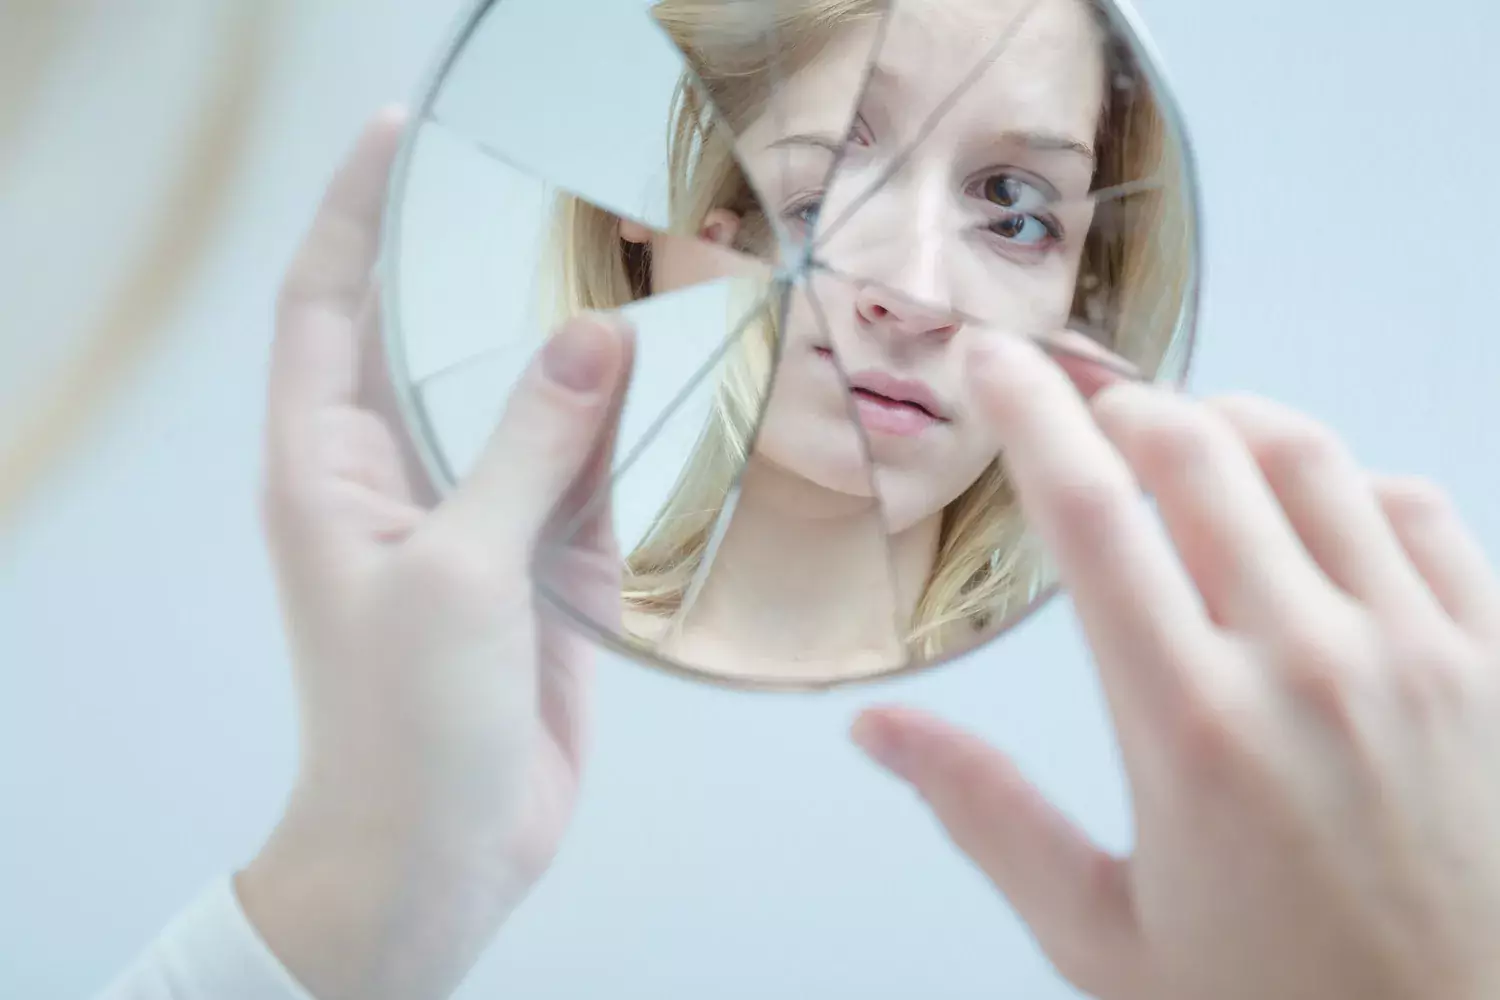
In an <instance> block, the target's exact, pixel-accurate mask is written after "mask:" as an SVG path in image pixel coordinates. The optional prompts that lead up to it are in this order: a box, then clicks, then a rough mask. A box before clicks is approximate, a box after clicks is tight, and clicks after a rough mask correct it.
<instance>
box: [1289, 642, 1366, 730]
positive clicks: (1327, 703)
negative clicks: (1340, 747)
mask: <svg viewBox="0 0 1500 1000" xmlns="http://www.w3.org/2000/svg"><path fill="white" fill-rule="evenodd" d="M1338 618H1339V615H1338V614H1337V613H1327V614H1323V615H1319V616H1317V617H1316V618H1315V619H1311V620H1308V621H1305V622H1301V623H1298V624H1296V625H1293V626H1292V628H1291V629H1290V631H1289V632H1288V634H1287V635H1286V637H1285V638H1284V639H1283V640H1282V642H1281V644H1280V647H1279V649H1278V650H1277V654H1278V658H1279V660H1280V663H1281V668H1282V673H1283V677H1284V679H1285V682H1286V684H1287V686H1288V688H1289V689H1290V692H1291V694H1292V696H1293V697H1294V698H1295V699H1296V700H1297V702H1298V703H1299V704H1302V705H1303V706H1305V707H1307V708H1310V709H1312V710H1313V711H1314V712H1316V713H1317V715H1318V716H1319V717H1321V718H1322V719H1323V720H1324V722H1325V723H1331V724H1333V725H1334V726H1335V727H1337V728H1339V729H1347V728H1349V727H1351V726H1352V725H1353V723H1354V713H1355V711H1356V708H1357V707H1358V702H1359V700H1360V699H1361V697H1362V696H1363V688H1364V687H1365V685H1366V679H1367V678H1368V676H1369V675H1370V673H1371V672H1372V670H1373V669H1374V667H1375V664H1374V662H1373V659H1374V657H1373V656H1372V654H1371V641H1370V637H1369V635H1368V634H1367V633H1368V629H1367V628H1365V627H1364V625H1363V623H1357V622H1341V621H1339V620H1338Z"/></svg>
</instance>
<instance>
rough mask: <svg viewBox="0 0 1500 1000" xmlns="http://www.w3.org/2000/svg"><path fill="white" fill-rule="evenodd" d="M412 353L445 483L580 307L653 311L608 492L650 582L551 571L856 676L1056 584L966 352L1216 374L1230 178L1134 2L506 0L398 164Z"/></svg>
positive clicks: (622, 631) (746, 655)
mask: <svg viewBox="0 0 1500 1000" xmlns="http://www.w3.org/2000/svg"><path fill="white" fill-rule="evenodd" d="M391 197H392V204H391V209H390V211H389V212H388V215H387V219H388V223H387V232H386V241H387V246H386V260H385V282H386V284H385V290H386V303H385V337H386V343H385V351H386V355H387V361H388V364H389V365H390V374H391V377H392V379H393V382H394V386H395V389H396V394H397V397H398V399H399V400H400V402H401V408H402V415H403V418H404V419H405V420H406V422H407V425H408V430H409V432H410V435H411V437H412V439H413V442H414V444H415V446H416V450H417V452H418V453H419V454H420V455H421V458H422V460H423V462H424V463H425V465H426V472H427V474H428V475H429V477H430V478H431V480H432V483H433V485H434V487H435V489H436V491H437V492H438V493H440V494H441V493H442V492H444V491H446V490H448V489H450V488H452V487H453V486H454V485H455V484H456V483H458V482H459V481H461V480H462V478H463V477H464V475H465V474H466V472H467V471H468V470H469V469H470V467H471V466H472V463H473V462H474V461H475V459H476V458H477V456H478V454H479V451H480V449H481V447H482V445H483V443H484V441H485V440H486V438H487V437H488V435H489V433H490V430H491V428H492V427H493V426H494V424H495V422H496V420H497V418H498V417H499V415H500V413H501V411H502V409H503V407H504V404H505V400H506V398H507V396H508V395H509V391H510V388H511V386H512V385H513V384H514V383H515V381H516V379H517V378H518V377H519V376H520V375H521V373H522V371H523V370H524V368H525V366H526V364H527V363H528V361H529V359H530V357H531V356H532V355H533V354H534V353H535V351H536V350H537V349H538V347H539V346H540V345H541V344H542V343H543V341H544V340H545V339H546V337H547V335H548V331H549V330H552V329H553V328H555V326H556V325H557V324H558V323H559V322H561V321H562V320H564V319H565V318H567V317H568V316H570V315H575V314H577V313H580V312H583V311H590V310H592V311H609V312H619V313H622V314H623V315H624V316H626V317H628V319H629V320H630V321H631V323H632V324H633V325H634V327H635V329H636V353H635V368H634V372H633V375H632V378H631V381H630V386H629V390H628V393H627V396H626V398H625V401H624V406H623V411H622V417H621V421H620V424H619V427H618V436H617V441H616V449H617V450H616V453H615V457H614V465H613V474H612V477H611V478H610V481H609V482H608V484H607V486H606V487H605V488H604V489H603V490H601V491H600V493H599V495H598V496H596V497H593V498H592V499H591V500H589V501H588V507H589V510H587V511H585V512H584V513H585V515H587V514H588V513H590V512H597V511H600V510H604V509H606V508H604V507H603V506H602V505H606V504H607V505H608V508H607V510H608V511H609V516H610V517H611V518H612V521H613V525H614V529H615V534H616V538H617V540H618V544H619V549H620V560H621V569H622V576H623V587H622V593H621V595H620V601H619V602H618V604H613V603H611V604H610V605H609V607H608V608H607V609H605V610H601V609H599V608H592V609H591V608H585V607H580V606H578V605H577V603H576V602H573V601H571V600H569V597H568V593H569V591H568V588H567V587H566V586H565V585H564V583H565V581H564V579H563V578H564V576H565V574H566V572H567V566H566V562H565V560H564V559H563V554H565V553H566V552H567V551H568V546H569V543H570V537H569V532H570V531H574V530H578V525H581V524H584V523H587V517H586V516H580V517H578V518H574V519H573V520H572V522H571V523H569V524H564V525H562V526H561V527H560V528H559V530H558V532H557V534H556V536H555V537H550V538H549V539H548V540H546V541H545V542H544V543H543V544H542V546H541V548H540V550H539V551H538V552H537V554H536V560H535V568H534V575H535V583H536V585H537V587H538V589H539V591H540V593H541V594H542V595H544V596H545V597H546V598H547V599H549V600H550V601H551V602H552V603H553V604H554V605H555V606H556V608H557V609H558V610H560V611H561V612H562V613H563V614H565V615H566V616H567V617H568V618H569V620H570V621H571V622H572V623H573V624H574V625H575V626H576V627H577V628H579V629H581V630H583V631H584V632H586V633H587V634H588V635H589V636H590V637H591V638H593V639H594V640H595V641H597V642H600V643H602V644H605V645H607V646H610V647H612V648H615V649H619V650H624V651H626V652H628V653H629V654H630V655H631V656H633V657H635V658H637V659H640V660H643V661H645V662H647V663H650V664H653V665H656V666H659V667H663V668H666V669H669V670H673V671H677V672H681V673H686V674H689V675H691V676H693V677H697V678H701V679H705V680H711V681H717V682H721V683H727V684H733V685H739V686H745V687H756V688H787V689H812V688H826V687H830V686H834V685H839V684H847V683H852V682H856V681H861V680H869V679H872V678H878V677H885V676H889V675H891V674H893V673H897V672H902V671H909V670H914V669H918V668H921V667H925V666H930V665H933V664H936V663H940V662H942V661H944V660H947V659H950V658H952V657H954V656H956V655H959V654H962V653H964V652H967V651H968V650H971V649H972V648H974V647H975V646H976V645H978V644H980V643H982V642H985V641H987V640H989V639H991V638H993V637H995V636H996V635H998V634H1000V633H1001V632H1003V631H1005V630H1006V629H1007V628H1009V627H1010V626H1012V625H1014V624H1015V623H1016V622H1017V621H1019V620H1020V619H1021V618H1022V617H1024V616H1025V615H1026V614H1027V613H1029V611H1031V610H1033V609H1034V608H1036V607H1037V606H1039V605H1040V604H1041V603H1042V602H1043V601H1045V600H1046V599H1047V597H1048V596H1050V594H1051V592H1052V581H1051V579H1050V577H1049V573H1048V568H1047V566H1046V563H1045V560H1044V558H1043V554H1042V553H1041V552H1040V551H1039V549H1038V547H1037V545H1036V544H1035V543H1034V542H1033V541H1032V540H1031V538H1030V537H1029V535H1028V532H1027V530H1026V526H1025V524H1024V523H1023V522H1022V520H1021V518H1020V515H1019V512H1018V510H1017V507H1016V504H1015V500H1014V497H1013V496H1012V493H1011V491H1010V489H1009V487H1008V485H1007V481H1006V476H1005V463H1004V456H1003V455H1002V454H1001V450H1000V446H999V443H998V442H997V441H996V440H995V438H994V436H993V434H992V432H991V430H990V429H989V428H988V427H987V426H986V424H985V422H984V420H983V419H982V418H981V417H980V416H979V411H978V408H977V406H976V401H975V399H973V398H972V394H973V391H972V390H971V389H970V388H969V386H968V382H967V380H966V379H965V377H964V373H965V367H966V358H967V357H968V355H969V352H970V351H971V350H972V348H973V346H974V345H975V344H978V343H981V342H982V341H983V339H984V338H986V337H993V336H996V335H997V334H998V333H999V332H1009V333H1012V334H1020V335H1023V336H1027V337H1032V338H1035V339H1036V340H1037V341H1038V342H1039V343H1040V344H1041V345H1042V346H1043V347H1044V348H1045V349H1046V350H1047V351H1048V352H1049V354H1050V355H1051V356H1052V357H1053V358H1055V359H1056V360H1057V362H1058V363H1059V364H1060V365H1061V366H1063V368H1064V369H1065V370H1067V371H1068V372H1069V374H1070V375H1071V376H1072V377H1073V378H1074V380H1075V382H1078V383H1079V384H1080V387H1081V388H1086V385H1087V383H1088V382H1089V381H1090V379H1092V378H1097V377H1098V374H1099V371H1100V367H1101V366H1102V367H1103V368H1105V369H1112V370H1114V371H1115V372H1116V373H1128V374H1130V375H1131V376H1132V377H1140V378H1153V379H1167V380H1173V381H1178V380H1180V379H1181V378H1182V377H1183V376H1184V375H1185V373H1186V369H1187V364H1188V360H1189V358H1190V355H1191V348H1192V336H1193V324H1194V318H1195V313H1196V301H1197V289H1198V272H1199V268H1198V243H1199V240H1198V232H1197V226H1198V211H1197V204H1198V203H1197V191H1196V179H1195V174H1194V170H1193V165H1192V159H1191V153H1190V150H1189V147H1188V142H1187V138H1186V136H1185V134H1184V131H1183V126H1182V120H1181V116H1180V114H1179V112H1178V110H1177V107H1176V105H1175V104H1174V102H1173V99H1172V97H1171V95H1170V93H1169V92H1168V90H1167V88H1166V86H1165V83H1164V80H1163V76H1162V74H1161V72H1160V69H1159V65H1158V62H1157V60H1156V58H1155V56H1154V55H1153V53H1152V51H1151V49H1150V47H1149V45H1148V43H1147V42H1146V40H1145V38H1144V36H1143V34H1142V32H1141V30H1140V27H1139V24H1138V22H1137V20H1136V18H1135V16H1134V15H1133V14H1132V13H1131V12H1130V11H1128V10H1127V9H1125V8H1123V7H1122V6H1121V5H1119V4H1117V3H1113V2H1110V0H721V2H716V3H705V2H703V0H657V2H646V0H492V2H486V3H480V4H478V5H477V6H475V8H474V9H473V11H472V12H471V13H470V14H469V15H468V16H467V17H466V19H465V20H464V23H463V25H462V28H461V30H460V31H459V32H458V33H457V35H456V37H455V39H454V41H453V43H452V45H451V46H450V48H449V50H448V51H447V52H446V53H445V55H444V58H443V59H442V60H441V63H440V66H439V69H438V71H437V72H436V74H435V75H434V78H433V81H432V83H431V84H430V86H429V87H428V90H427V93H426V94H425V95H424V97H423V99H422V101H421V103H420V106H419V112H418V115H417V117H416V120H415V121H414V124H413V127H412V130H411V133H410V135H409V137H408V140H407V147H406V149H405V151H404V153H403V156H402V159H401V162H400V164H399V166H398V169H397V173H396V178H395V180H394V183H393V186H392V195H391Z"/></svg>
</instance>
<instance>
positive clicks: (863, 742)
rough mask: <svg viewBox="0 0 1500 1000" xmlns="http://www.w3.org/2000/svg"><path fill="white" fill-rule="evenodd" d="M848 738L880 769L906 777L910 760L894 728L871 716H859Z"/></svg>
mask: <svg viewBox="0 0 1500 1000" xmlns="http://www.w3.org/2000/svg"><path fill="white" fill-rule="evenodd" d="M850 736H851V737H852V738H853V740H854V743H855V745H856V746H858V747H859V748H860V749H861V750H863V751H864V752H865V753H866V754H868V755H869V756H870V758H871V759H872V760H874V761H875V762H876V763H877V764H879V765H880V766H881V767H884V768H885V769H886V770H888V771H890V772H892V773H893V774H895V775H896V776H897V777H900V778H906V777H907V776H908V770H909V767H910V758H909V757H908V754H907V748H906V746H905V743H904V741H903V740H902V739H901V736H900V734H899V733H898V732H896V730H895V729H894V727H892V726H889V725H886V724H885V723H884V722H882V721H881V720H880V719H879V718H876V717H873V716H860V717H859V718H858V719H856V720H855V722H854V727H853V729H852V730H851V731H850Z"/></svg>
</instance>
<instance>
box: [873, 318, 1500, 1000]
mask: <svg viewBox="0 0 1500 1000" xmlns="http://www.w3.org/2000/svg"><path fill="white" fill-rule="evenodd" d="M995 347H996V349H995V351H994V353H992V354H991V355H989V356H988V357H987V358H984V359H982V361H983V363H980V364H977V365H976V366H975V371H976V373H977V376H978V377H979V378H981V379H982V380H983V382H984V385H983V388H984V390H985V393H986V395H985V397H984V398H986V399H987V400H988V405H989V410H990V417H991V419H992V420H994V421H995V423H996V426H997V428H998V429H999V430H1000V432H1001V437H1002V440H1003V441H1004V442H1005V447H1006V458H1007V463H1008V468H1009V471H1010V473H1011V475H1012V477H1013V479H1014V481H1015V484H1016V489H1017V491H1018V493H1019V495H1020V497H1021V502H1022V506H1023V508H1024V509H1025V513H1026V516H1027V517H1028V519H1029V522H1030V524H1031V525H1032V527H1033V528H1034V529H1035V530H1036V531H1037V533H1038V534H1039V535H1040V536H1041V538H1042V539H1043V541H1044V542H1045V543H1046V544H1047V546H1048V548H1049V550H1050V552H1051V553H1052V556H1053V558H1054V559H1055V561H1056V563H1057V565H1058V567H1059V573H1060V575H1061V577H1062V580H1063V583H1064V585H1065V587H1066V589H1067V590H1068V592H1069V593H1070V595H1071V596H1072V598H1073V602H1074V605H1075V608H1076V610H1077V612H1078V615H1079V617H1080V619H1081V621H1082V624H1083V627H1084V630H1085V632H1086V633H1087V635H1088V639H1089V643H1090V645H1091V647H1092V649H1093V652H1094V654H1095V657H1096V659H1097V661H1098V667H1099V670H1100V674H1101V677H1102V681H1103V686H1104V691H1105V694H1106V697H1107V699H1108V701H1109V707H1110V711H1111V714H1112V716H1113V720H1114V723H1115V730H1116V733H1117V735H1118V738H1119V742H1120V747H1121V752H1122V757H1123V761H1124V765H1125V770H1126V774H1127V777H1128V780H1129V783H1130V787H1131V793H1132V800H1133V806H1134V812H1135V821H1136V822H1135V826H1136V845H1135V849H1134V851H1133V854H1132V856H1131V857H1129V858H1128V859H1122V858H1115V857H1112V856H1110V855H1109V854H1106V853H1105V852H1103V851H1101V850H1099V849H1098V848H1097V847H1096V846H1094V845H1093V844H1092V843H1090V842H1089V841H1088V839H1087V838H1086V837H1085V836H1084V835H1083V833H1082V832H1081V831H1079V830H1078V829H1077V828H1076V827H1075V826H1074V825H1073V824H1072V823H1071V822H1070V821H1068V820H1067V819H1066V818H1064V817H1063V816H1062V815H1061V814H1060V813H1059V812H1057V811H1056V810H1055V809H1054V808H1053V807H1051V806H1050V805H1049V804H1048V803H1047V802H1046V800H1045V799H1044V798H1043V797H1042V796H1041V795H1040V794H1038V793H1037V791H1036V790H1035V789H1034V788H1033V787H1032V786H1030V785H1029V784H1028V783H1027V782H1026V781H1025V779H1024V778H1023V777H1022V776H1021V775H1020V773H1019V772H1018V771H1017V769H1016V768H1015V766H1014V764H1013V763H1012V762H1010V761H1009V760H1008V759H1006V758H1005V757H1004V756H1002V755H1001V754H1000V753H998V752H997V751H995V750H993V749H991V748H990V747H988V746H986V745H985V744H983V743H982V742H981V741H979V740H977V739H974V738H973V737H971V736H966V735H964V734H962V733H960V732H958V731H956V730H955V729H953V728H951V727H949V726H948V725H946V724H944V723H941V722H938V721H937V720H934V719H931V718H928V717H926V716H924V715H921V714H918V713H915V712H910V711H904V710H894V709H883V710H876V711H872V712H869V713H866V715H865V716H863V717H862V718H861V719H860V721H859V722H858V723H857V724H856V730H855V735H856V738H857V740H858V741H859V742H860V743H861V745H863V746H864V747H865V749H867V750H868V751H869V752H870V753H871V754H872V755H873V756H874V757H876V758H877V759H878V760H880V761H881V762H882V763H884V764H885V765H886V766H887V767H889V768H890V769H891V770H892V771H894V772H896V773H897V774H898V775H899V776H901V777H903V778H904V779H906V780H907V781H909V782H910V783H911V784H912V785H913V786H914V787H915V788H916V789H917V791H918V792H919V793H920V794H921V795H922V796H923V798H924V799H925V800H926V801H927V802H928V804H929V805H931V807H932V808H933V810H934V811H935V812H936V814H937V816H938V818H939V819H940V820H941V821H942V822H943V824H944V825H945V827H946V828H947V830H948V832H949V833H950V834H951V835H952V837H953V839H954V841H955V842H956V843H957V844H958V845H959V847H961V848H962V849H963V850H964V851H965V852H966V853H968V854H969V855H970V856H971V857H972V858H973V859H974V860H975V861H976V862H977V863H978V865H979V866H980V867H981V868H982V869H983V870H984V871H985V872H986V873H987V874H988V875H989V876H990V877H991V879H993V881H994V882H995V884H996V885H997V886H998V887H999V888H1000V890H1001V891H1002V892H1003V893H1005V895H1006V896H1007V897H1008V898H1009V899H1010V901H1011V902H1012V903H1013V905H1014V906H1015V907H1016V909H1017V910H1018V911H1019V913H1020V915H1021V916H1022V917H1023V919H1025V920H1026V921H1027V922H1028V924H1029V925H1030V927H1031V929H1032V930H1033V932H1034V933H1035V934H1036V937H1037V939H1038V941H1039V943H1040V945H1041V947H1042V948H1043V950H1044V951H1046V953H1047V954H1048V956H1049V957H1050V958H1051V959H1052V961H1053V962H1054V963H1055V964H1056V965H1057V966H1058V968H1059V969H1060V971H1061V972H1062V973H1063V974H1064V975H1065V976H1066V977H1067V978H1068V979H1070V980H1071V981H1072V982H1073V983H1074V984H1075V985H1077V986H1078V987H1079V988H1081V989H1083V990H1084V991H1086V992H1088V993H1090V994H1092V995H1095V996H1099V997H1103V998H1107V1000H1146V998H1151V1000H1199V998H1203V997H1213V998H1214V1000H1263V998H1265V997H1276V998H1277V1000H1304V998H1305V1000H1353V998H1356V997H1357V998H1359V1000H1423V998H1435V997H1441V998H1443V1000H1482V998H1488V997H1494V996H1496V995H1500V949H1497V947H1496V942H1497V941H1500V582H1497V579H1496V576H1495V573H1494V572H1493V570H1492V568H1491V567H1490V565H1489V563H1488V561H1487V560H1486V558H1485V556H1484V554H1483V552H1482V551H1481V549H1480V547H1479V545H1478V543H1477V542H1476V541H1475V540H1474V539H1473V538H1472V537H1471V536H1470V535H1469V534H1468V532H1467V531H1466V530H1465V528H1464V526H1463V524H1462V523H1461V521H1460V519H1459V517H1458V515H1457V514H1456V512H1455V511H1454V509H1453V507H1452V506H1451V504H1450V503H1449V502H1448V501H1447V500H1446V499H1445V498H1444V497H1443V495H1442V494H1441V493H1440V492H1439V491H1438V490H1437V489H1435V488H1433V487H1432V486H1430V485H1427V484H1425V483H1422V482H1418V481H1412V480H1403V479H1381V478H1376V477H1372V476H1370V475H1369V474H1367V473H1366V472H1365V471H1364V470H1362V469H1361V468H1360V467H1359V466H1358V465H1357V464H1356V463H1355V461H1354V459H1353V458H1352V457H1351V456H1350V454H1349V452H1348V450H1347V449H1346V448H1345V447H1344V446H1343V444H1342V443H1341V442H1340V441H1339V439H1338V438H1337V437H1336V436H1335V435H1333V434H1332V433H1330V432H1329V431H1328V430H1327V429H1325V428H1324V427H1322V426H1320V425H1318V424H1317V423H1315V422H1314V421H1312V420H1310V419H1308V418H1307V417H1305V416H1302V415H1300V414H1298V413H1295V412H1292V411H1290V410H1288V409H1285V408H1283V407H1281V406H1278V405H1274V404H1271V403H1268V402H1265V401H1263V400H1259V399H1247V398H1235V399H1223V400H1214V401H1209V402H1197V401H1194V400H1191V399H1188V398H1186V397H1184V396H1182V395H1179V394H1176V393H1173V392H1170V391H1167V390H1162V389H1157V388H1152V387H1147V386H1143V385H1134V384H1131V385H1126V384H1117V385H1114V386H1111V387H1109V388H1107V389H1105V390H1104V391H1102V392H1101V393H1099V394H1098V395H1097V396H1096V397H1095V398H1094V399H1093V401H1092V403H1091V404H1090V403H1086V402H1085V401H1084V400H1083V399H1082V397H1081V395H1080V393H1079V391H1078V390H1077V389H1076V388H1075V387H1074V386H1073V385H1072V384H1070V383H1069V381H1068V379H1067V378H1066V377H1065V376H1064V375H1063V373H1062V371H1061V370H1060V369H1059V368H1058V367H1057V366H1056V365H1054V364H1051V363H1049V362H1048V361H1047V360H1046V359H1045V357H1044V356H1043V355H1042V354H1041V353H1040V352H1038V351H1036V350H1035V349H1034V348H1033V347H1031V346H1030V345H1027V344H1024V343H1021V342H1017V341H1006V342H1004V343H1002V344H997V345H995ZM1091 410H1092V412H1091ZM1146 495H1150V496H1152V497H1154V499H1155V502H1156V512H1153V511H1152V509H1151V506H1150V504H1149V503H1148V502H1147V500H1146V499H1145V497H1146ZM1158 514H1159V518H1160V520H1159V521H1158V517H1157V515H1158ZM1162 525H1164V526H1165V528H1166V531H1165V533H1163V532H1162V530H1161V526H1162Z"/></svg>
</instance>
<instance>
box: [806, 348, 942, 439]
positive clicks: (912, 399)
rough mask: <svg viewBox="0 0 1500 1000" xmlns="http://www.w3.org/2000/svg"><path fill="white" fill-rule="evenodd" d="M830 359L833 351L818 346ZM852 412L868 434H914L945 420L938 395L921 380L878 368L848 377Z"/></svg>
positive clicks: (823, 354) (900, 435) (899, 435)
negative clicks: (888, 372) (878, 369)
mask: <svg viewBox="0 0 1500 1000" xmlns="http://www.w3.org/2000/svg"><path fill="white" fill-rule="evenodd" d="M817 352H818V354H819V355H820V356H822V357H823V358H825V359H826V360H829V361H832V360H833V355H832V352H831V351H829V350H828V348H826V347H819V348H817ZM849 393H850V395H851V396H852V397H853V399H854V412H855V413H856V414H857V415H858V416H859V422H860V425H861V426H862V427H863V428H864V429H865V432H866V433H867V434H884V435H889V436H891V437H917V436H918V435H920V434H921V433H922V432H924V431H926V430H928V429H929V428H932V427H936V426H937V425H939V424H946V423H948V422H949V421H948V417H947V416H946V414H945V413H944V412H943V410H942V405H941V403H939V402H938V399H937V395H936V394H935V393H934V392H933V391H932V389H931V388H930V387H929V386H928V385H927V384H926V383H924V382H920V381H916V380H910V379H901V378H897V377H896V376H894V375H889V374H887V373H885V372H881V371H864V372H857V373H855V374H852V375H850V376H849Z"/></svg>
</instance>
